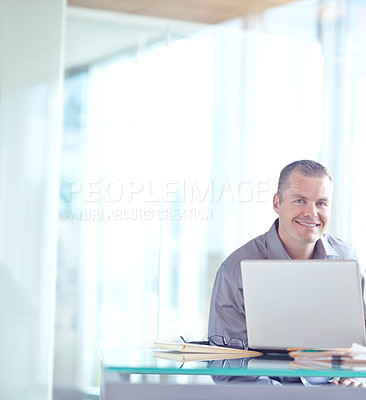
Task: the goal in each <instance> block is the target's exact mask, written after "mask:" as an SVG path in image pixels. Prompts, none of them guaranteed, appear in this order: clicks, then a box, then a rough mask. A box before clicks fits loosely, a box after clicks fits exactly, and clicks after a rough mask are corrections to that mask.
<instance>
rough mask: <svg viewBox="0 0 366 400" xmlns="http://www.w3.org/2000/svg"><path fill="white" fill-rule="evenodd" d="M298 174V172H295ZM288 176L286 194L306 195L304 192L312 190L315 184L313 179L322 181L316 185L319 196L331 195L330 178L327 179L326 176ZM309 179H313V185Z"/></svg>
mask: <svg viewBox="0 0 366 400" xmlns="http://www.w3.org/2000/svg"><path fill="white" fill-rule="evenodd" d="M296 175H299V174H296ZM296 175H295V176H290V177H289V179H288V181H287V185H286V189H285V190H286V192H287V194H288V195H293V196H295V195H303V196H304V197H306V192H308V191H309V190H310V191H314V190H315V188H316V186H315V181H317V182H320V181H321V182H322V183H323V184H322V185H321V186H320V187H318V189H319V190H318V194H319V197H322V198H323V197H325V198H329V197H331V195H332V189H333V185H332V182H331V180H330V179H329V177H328V176H320V177H318V176H316V177H315V176H314V177H313V176H304V175H300V176H296ZM311 181H314V186H313V185H312V184H311Z"/></svg>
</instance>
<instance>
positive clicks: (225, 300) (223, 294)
mask: <svg viewBox="0 0 366 400" xmlns="http://www.w3.org/2000/svg"><path fill="white" fill-rule="evenodd" d="M214 335H219V336H223V337H225V339H226V340H227V341H229V340H230V339H233V338H235V339H241V340H242V341H243V343H244V345H245V347H246V348H247V346H248V340H247V328H246V321H245V311H244V298H243V288H242V283H241V272H240V268H237V267H235V266H230V265H226V264H222V265H221V267H220V268H219V270H218V272H217V275H216V279H215V283H214V286H213V290H212V295H211V305H210V315H209V323H208V336H214Z"/></svg>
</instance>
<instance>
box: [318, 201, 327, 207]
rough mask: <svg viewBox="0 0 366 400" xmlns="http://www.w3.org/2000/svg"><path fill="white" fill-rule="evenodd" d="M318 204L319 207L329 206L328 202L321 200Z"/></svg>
mask: <svg viewBox="0 0 366 400" xmlns="http://www.w3.org/2000/svg"><path fill="white" fill-rule="evenodd" d="M318 206H319V207H326V206H327V203H325V202H324V201H319V202H318Z"/></svg>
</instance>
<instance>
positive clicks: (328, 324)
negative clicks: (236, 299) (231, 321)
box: [241, 260, 366, 352]
mask: <svg viewBox="0 0 366 400" xmlns="http://www.w3.org/2000/svg"><path fill="white" fill-rule="evenodd" d="M241 272H242V279H243V290H244V305H245V310H246V323H247V333H248V344H249V347H250V348H251V349H254V350H261V351H264V352H272V351H274V352H281V351H286V349H288V348H334V347H341V348H344V347H350V346H351V345H352V343H359V344H362V345H365V344H366V339H365V317H364V309H363V301H362V291H361V282H360V274H359V269H358V265H357V261H353V260H244V261H242V262H241Z"/></svg>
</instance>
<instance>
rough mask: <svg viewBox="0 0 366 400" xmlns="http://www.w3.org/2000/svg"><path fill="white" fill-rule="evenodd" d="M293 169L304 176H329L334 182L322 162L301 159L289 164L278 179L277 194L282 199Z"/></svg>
mask: <svg viewBox="0 0 366 400" xmlns="http://www.w3.org/2000/svg"><path fill="white" fill-rule="evenodd" d="M292 171H296V172H299V173H300V174H302V175H304V176H311V177H320V178H321V177H323V176H327V177H328V178H329V180H330V181H331V182H332V177H331V176H330V174H329V172H328V170H327V169H326V168H325V167H324V166H323V165H321V164H319V163H318V162H316V161H312V160H299V161H294V162H293V163H291V164H289V165H287V166H286V167H285V168H283V170H282V171H281V173H280V179H279V181H278V188H277V195H278V197H279V199H280V201H282V200H283V193H284V191H285V190H286V189H287V186H288V181H289V176H290V174H291V172H292Z"/></svg>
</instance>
